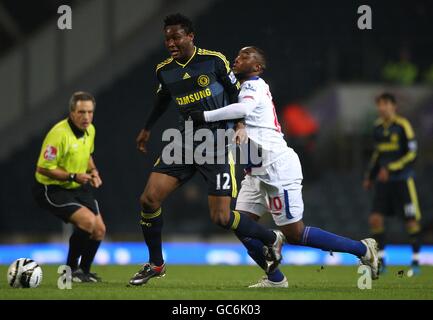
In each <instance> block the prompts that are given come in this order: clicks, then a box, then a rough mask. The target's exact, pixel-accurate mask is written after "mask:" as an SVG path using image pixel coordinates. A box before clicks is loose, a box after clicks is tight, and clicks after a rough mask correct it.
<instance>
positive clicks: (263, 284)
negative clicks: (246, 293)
mask: <svg viewBox="0 0 433 320" xmlns="http://www.w3.org/2000/svg"><path fill="white" fill-rule="evenodd" d="M288 287H289V283H288V281H287V278H286V277H284V279H283V280H281V281H280V282H273V281H271V280H269V279H268V277H267V276H264V277H263V278H262V279H260V280H259V282H257V283H256V284H253V285H251V286H249V287H248V288H288Z"/></svg>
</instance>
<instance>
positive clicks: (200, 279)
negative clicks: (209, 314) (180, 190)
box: [0, 265, 433, 300]
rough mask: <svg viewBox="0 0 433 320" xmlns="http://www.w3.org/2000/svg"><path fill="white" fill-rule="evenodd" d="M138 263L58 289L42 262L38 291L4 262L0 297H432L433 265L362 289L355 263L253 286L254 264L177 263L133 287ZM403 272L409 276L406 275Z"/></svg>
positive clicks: (52, 271)
mask: <svg viewBox="0 0 433 320" xmlns="http://www.w3.org/2000/svg"><path fill="white" fill-rule="evenodd" d="M138 268H139V266H134V265H128V266H96V267H94V270H92V271H95V272H97V273H98V274H99V275H100V276H101V277H102V278H103V282H102V283H97V284H93V283H92V284H89V283H86V284H77V283H73V285H72V289H71V290H60V289H58V288H57V277H58V275H57V266H42V269H43V272H44V278H43V281H42V284H41V286H40V287H39V288H36V289H13V288H10V287H9V285H8V284H7V281H6V273H7V266H0V300H6V299H31V300H35V299H42V300H47V299H56V300H63V299H74V300H76V299H86V300H91V299H109V300H112V299H115V300H117V299H128V300H129V299H141V300H155V299H156V300H243V299H245V300H250V299H253V300H296V299H302V300H310V299H315V300H325V299H366V300H368V299H371V300H373V299H374V300H377V299H386V300H388V299H433V267H422V273H421V275H419V276H413V277H407V275H406V271H407V270H408V267H406V266H405V267H389V269H388V272H387V273H386V274H385V275H382V276H381V277H380V279H379V280H377V281H373V282H372V289H370V290H368V289H366V290H360V289H358V286H357V283H358V278H359V276H361V275H360V274H358V273H357V267H356V266H349V267H346V266H344V267H343V266H325V267H321V266H282V267H281V269H282V271H283V272H284V273H285V274H286V276H287V277H288V280H289V288H283V289H275V288H264V289H263V288H262V289H249V288H247V286H248V285H250V284H252V283H254V282H256V281H257V280H258V279H260V278H261V276H262V275H263V274H262V272H261V270H260V269H258V268H257V267H254V266H176V265H169V266H168V267H167V275H166V276H165V277H164V278H161V279H152V280H150V281H149V283H148V284H147V285H145V286H142V287H132V286H128V285H127V283H128V280H129V278H130V277H131V276H132V275H133V274H134V273H135V272H136V271H137V270H138ZM403 272H404V275H403Z"/></svg>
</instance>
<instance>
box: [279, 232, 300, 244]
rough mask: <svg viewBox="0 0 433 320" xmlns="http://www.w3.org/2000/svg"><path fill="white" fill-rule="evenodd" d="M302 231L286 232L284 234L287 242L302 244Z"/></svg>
mask: <svg viewBox="0 0 433 320" xmlns="http://www.w3.org/2000/svg"><path fill="white" fill-rule="evenodd" d="M302 233H303V232H302V231H300V230H299V231H298V230H296V231H294V232H290V233H287V232H286V233H284V236H285V237H286V240H287V243H289V244H300V243H301V242H302Z"/></svg>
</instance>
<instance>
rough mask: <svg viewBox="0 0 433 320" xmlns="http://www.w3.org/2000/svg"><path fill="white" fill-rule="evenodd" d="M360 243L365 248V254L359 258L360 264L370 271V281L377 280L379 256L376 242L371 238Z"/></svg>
mask: <svg viewBox="0 0 433 320" xmlns="http://www.w3.org/2000/svg"><path fill="white" fill-rule="evenodd" d="M361 242H362V243H363V244H364V245H365V246H366V247H367V253H366V254H365V256H363V257H361V258H360V260H361V263H362V264H363V265H365V266H368V267H370V269H371V279H373V280H377V279H379V268H380V263H379V255H378V247H377V242H376V240H374V239H372V238H368V239H364V240H361Z"/></svg>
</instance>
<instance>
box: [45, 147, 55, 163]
mask: <svg viewBox="0 0 433 320" xmlns="http://www.w3.org/2000/svg"><path fill="white" fill-rule="evenodd" d="M56 158H57V148H56V147H53V146H47V149H45V152H44V159H45V160H48V161H53V160H55V159H56Z"/></svg>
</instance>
